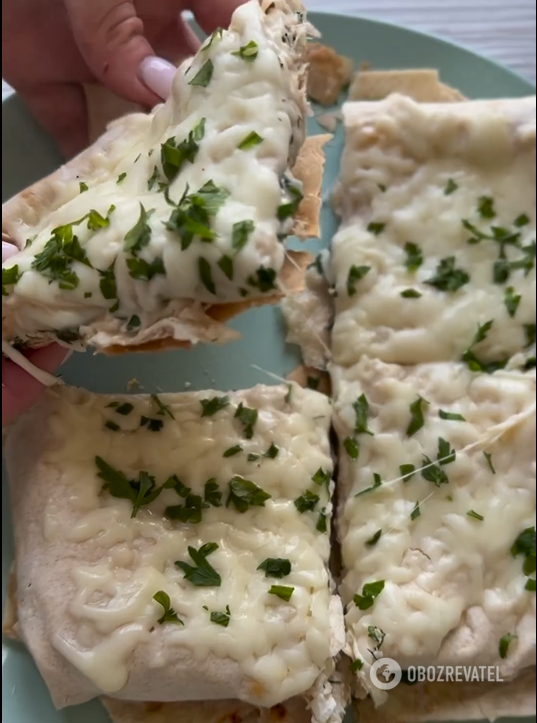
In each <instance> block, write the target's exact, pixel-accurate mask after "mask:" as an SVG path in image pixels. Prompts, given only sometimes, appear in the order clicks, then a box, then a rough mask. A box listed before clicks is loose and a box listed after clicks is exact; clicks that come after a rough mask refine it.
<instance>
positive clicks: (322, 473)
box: [311, 467, 332, 487]
mask: <svg viewBox="0 0 537 723" xmlns="http://www.w3.org/2000/svg"><path fill="white" fill-rule="evenodd" d="M311 479H312V480H313V481H314V482H315V484H316V485H319V487H324V485H326V486H327V487H328V486H329V485H330V480H331V479H332V474H331V473H330V472H327V471H326V470H324V469H323V468H322V467H319V469H318V470H317V472H315V474H314V475H313V477H312V478H311Z"/></svg>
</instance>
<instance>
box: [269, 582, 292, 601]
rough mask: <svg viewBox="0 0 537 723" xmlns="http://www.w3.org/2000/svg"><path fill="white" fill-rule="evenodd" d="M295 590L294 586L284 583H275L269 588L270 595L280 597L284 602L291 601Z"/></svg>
mask: <svg viewBox="0 0 537 723" xmlns="http://www.w3.org/2000/svg"><path fill="white" fill-rule="evenodd" d="M294 592H295V588H294V587H284V586H283V585H273V586H272V587H271V588H270V590H269V595H274V596H275V597H279V598H280V600H283V601H284V602H289V600H291V598H292V597H293V593H294Z"/></svg>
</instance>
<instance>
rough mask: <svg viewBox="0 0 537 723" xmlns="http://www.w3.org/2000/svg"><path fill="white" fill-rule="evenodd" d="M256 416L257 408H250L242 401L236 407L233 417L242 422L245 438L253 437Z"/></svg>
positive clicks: (257, 413)
mask: <svg viewBox="0 0 537 723" xmlns="http://www.w3.org/2000/svg"><path fill="white" fill-rule="evenodd" d="M258 417H259V412H258V411H257V409H250V408H249V407H245V406H244V404H243V403H242V402H241V403H240V404H239V406H238V407H237V411H236V412H235V419H238V420H239V422H240V423H241V424H242V428H243V434H244V436H245V438H246V439H252V438H253V436H254V428H255V425H256V424H257V418H258Z"/></svg>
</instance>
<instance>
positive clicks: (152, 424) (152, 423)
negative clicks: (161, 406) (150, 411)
mask: <svg viewBox="0 0 537 723" xmlns="http://www.w3.org/2000/svg"><path fill="white" fill-rule="evenodd" d="M163 426H164V421H163V420H162V419H151V418H150V417H145V416H143V417H142V418H141V419H140V427H147V429H148V431H149V432H160V430H161V429H162V427H163Z"/></svg>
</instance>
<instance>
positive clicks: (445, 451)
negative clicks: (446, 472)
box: [438, 437, 457, 467]
mask: <svg viewBox="0 0 537 723" xmlns="http://www.w3.org/2000/svg"><path fill="white" fill-rule="evenodd" d="M456 460H457V452H456V450H454V449H453V448H452V447H451V444H450V443H449V442H448V441H447V440H445V439H442V438H441V437H440V439H439V440H438V461H439V462H440V464H441V465H442V466H443V467H445V466H446V465H448V464H453V462H455V461H456Z"/></svg>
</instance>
